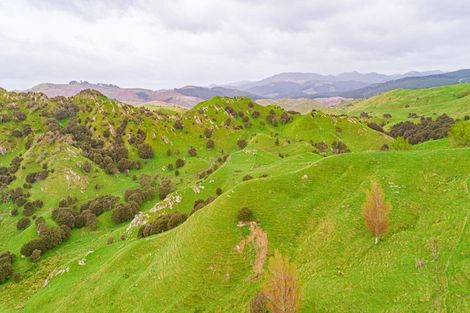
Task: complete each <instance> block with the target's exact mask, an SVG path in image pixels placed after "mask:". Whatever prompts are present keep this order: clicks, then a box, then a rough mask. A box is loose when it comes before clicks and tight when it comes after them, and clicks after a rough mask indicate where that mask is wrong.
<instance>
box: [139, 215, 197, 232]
mask: <svg viewBox="0 0 470 313" xmlns="http://www.w3.org/2000/svg"><path fill="white" fill-rule="evenodd" d="M187 218H188V216H187V215H186V214H184V213H181V212H172V213H167V214H162V215H160V216H158V217H157V219H156V220H155V221H153V222H151V223H148V224H145V225H142V226H141V227H140V228H139V231H138V237H139V238H143V237H148V236H151V235H154V234H159V233H163V232H166V231H168V230H170V229H173V228H175V227H176V226H178V225H180V224H181V223H183V222H184V221H186V219H187Z"/></svg>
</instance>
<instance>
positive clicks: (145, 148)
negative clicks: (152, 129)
mask: <svg viewBox="0 0 470 313" xmlns="http://www.w3.org/2000/svg"><path fill="white" fill-rule="evenodd" d="M138 152H139V157H140V158H141V159H151V158H153V150H152V147H151V146H150V145H148V144H146V143H143V144H140V145H139V147H138Z"/></svg>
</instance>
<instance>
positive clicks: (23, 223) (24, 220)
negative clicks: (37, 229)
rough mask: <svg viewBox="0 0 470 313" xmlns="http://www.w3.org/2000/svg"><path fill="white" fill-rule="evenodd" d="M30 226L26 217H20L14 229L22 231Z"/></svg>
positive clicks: (29, 221)
mask: <svg viewBox="0 0 470 313" xmlns="http://www.w3.org/2000/svg"><path fill="white" fill-rule="evenodd" d="M30 224H31V220H30V219H29V218H28V217H22V218H21V219H20V220H18V222H17V223H16V229H18V230H24V229H26V228H28V226H29V225H30Z"/></svg>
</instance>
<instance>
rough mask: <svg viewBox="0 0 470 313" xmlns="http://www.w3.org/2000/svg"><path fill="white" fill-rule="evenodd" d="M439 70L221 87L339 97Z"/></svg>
mask: <svg viewBox="0 0 470 313" xmlns="http://www.w3.org/2000/svg"><path fill="white" fill-rule="evenodd" d="M441 73H442V72H440V71H429V72H408V73H405V74H396V75H385V74H379V73H359V72H347V73H342V74H339V75H321V74H316V73H281V74H277V75H274V76H271V77H268V78H265V79H262V80H260V81H254V82H239V83H234V84H227V85H225V86H224V87H229V88H236V89H238V90H240V91H244V92H249V93H252V94H255V95H257V96H259V97H261V98H272V99H280V98H310V99H313V98H322V97H330V96H342V94H343V93H346V92H348V91H352V90H358V89H362V88H366V87H368V86H370V85H372V84H381V83H385V82H388V81H391V80H396V79H401V78H406V77H422V76H428V75H434V74H441Z"/></svg>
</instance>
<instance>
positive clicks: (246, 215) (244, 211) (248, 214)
mask: <svg viewBox="0 0 470 313" xmlns="http://www.w3.org/2000/svg"><path fill="white" fill-rule="evenodd" d="M237 220H238V221H239V222H249V221H252V220H253V212H252V211H251V210H250V209H249V208H247V207H244V208H241V209H240V210H239V211H238V215H237Z"/></svg>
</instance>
